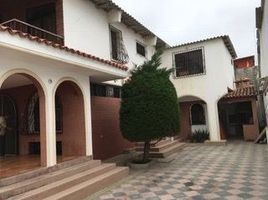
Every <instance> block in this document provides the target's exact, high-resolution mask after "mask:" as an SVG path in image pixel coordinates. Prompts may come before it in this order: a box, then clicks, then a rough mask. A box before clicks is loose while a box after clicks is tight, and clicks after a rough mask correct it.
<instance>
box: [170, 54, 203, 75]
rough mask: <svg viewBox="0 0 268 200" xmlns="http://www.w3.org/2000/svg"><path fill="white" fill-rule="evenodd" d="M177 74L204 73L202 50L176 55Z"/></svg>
mask: <svg viewBox="0 0 268 200" xmlns="http://www.w3.org/2000/svg"><path fill="white" fill-rule="evenodd" d="M175 65H176V76H178V77H179V76H186V75H192V74H201V73H204V66H203V55H202V50H201V49H200V50H195V51H190V52H186V53H181V54H176V55H175Z"/></svg>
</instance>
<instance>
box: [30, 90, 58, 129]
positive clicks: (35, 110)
mask: <svg viewBox="0 0 268 200" xmlns="http://www.w3.org/2000/svg"><path fill="white" fill-rule="evenodd" d="M55 112H56V131H57V132H61V131H62V105H61V104H60V101H59V98H58V97H56V99H55ZM39 132H40V111H39V97H38V94H37V93H35V94H34V95H33V96H32V97H31V99H30V102H29V105H28V134H38V133H39Z"/></svg>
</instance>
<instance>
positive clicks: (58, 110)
mask: <svg viewBox="0 0 268 200" xmlns="http://www.w3.org/2000/svg"><path fill="white" fill-rule="evenodd" d="M55 112H56V131H62V105H61V102H60V100H59V98H58V97H56V99H55Z"/></svg>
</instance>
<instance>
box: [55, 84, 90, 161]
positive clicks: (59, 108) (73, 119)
mask: <svg viewBox="0 0 268 200" xmlns="http://www.w3.org/2000/svg"><path fill="white" fill-rule="evenodd" d="M55 104H56V110H55V111H56V112H55V114H56V115H55V124H56V126H55V127H56V132H57V146H56V149H57V155H58V161H59V162H61V161H65V160H69V159H73V158H75V157H78V156H85V155H86V132H85V112H84V97H83V93H82V91H81V89H80V88H79V86H78V85H77V84H76V83H74V82H72V81H64V82H62V83H61V84H59V86H58V87H57V90H56V93H55Z"/></svg>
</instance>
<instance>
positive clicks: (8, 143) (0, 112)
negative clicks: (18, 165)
mask: <svg viewBox="0 0 268 200" xmlns="http://www.w3.org/2000/svg"><path fill="white" fill-rule="evenodd" d="M0 123H2V125H1V131H0V132H1V134H0V135H1V136H0V156H8V155H17V154H18V134H17V111H16V105H15V103H14V101H13V100H12V99H11V98H10V97H9V96H8V95H0Z"/></svg>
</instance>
